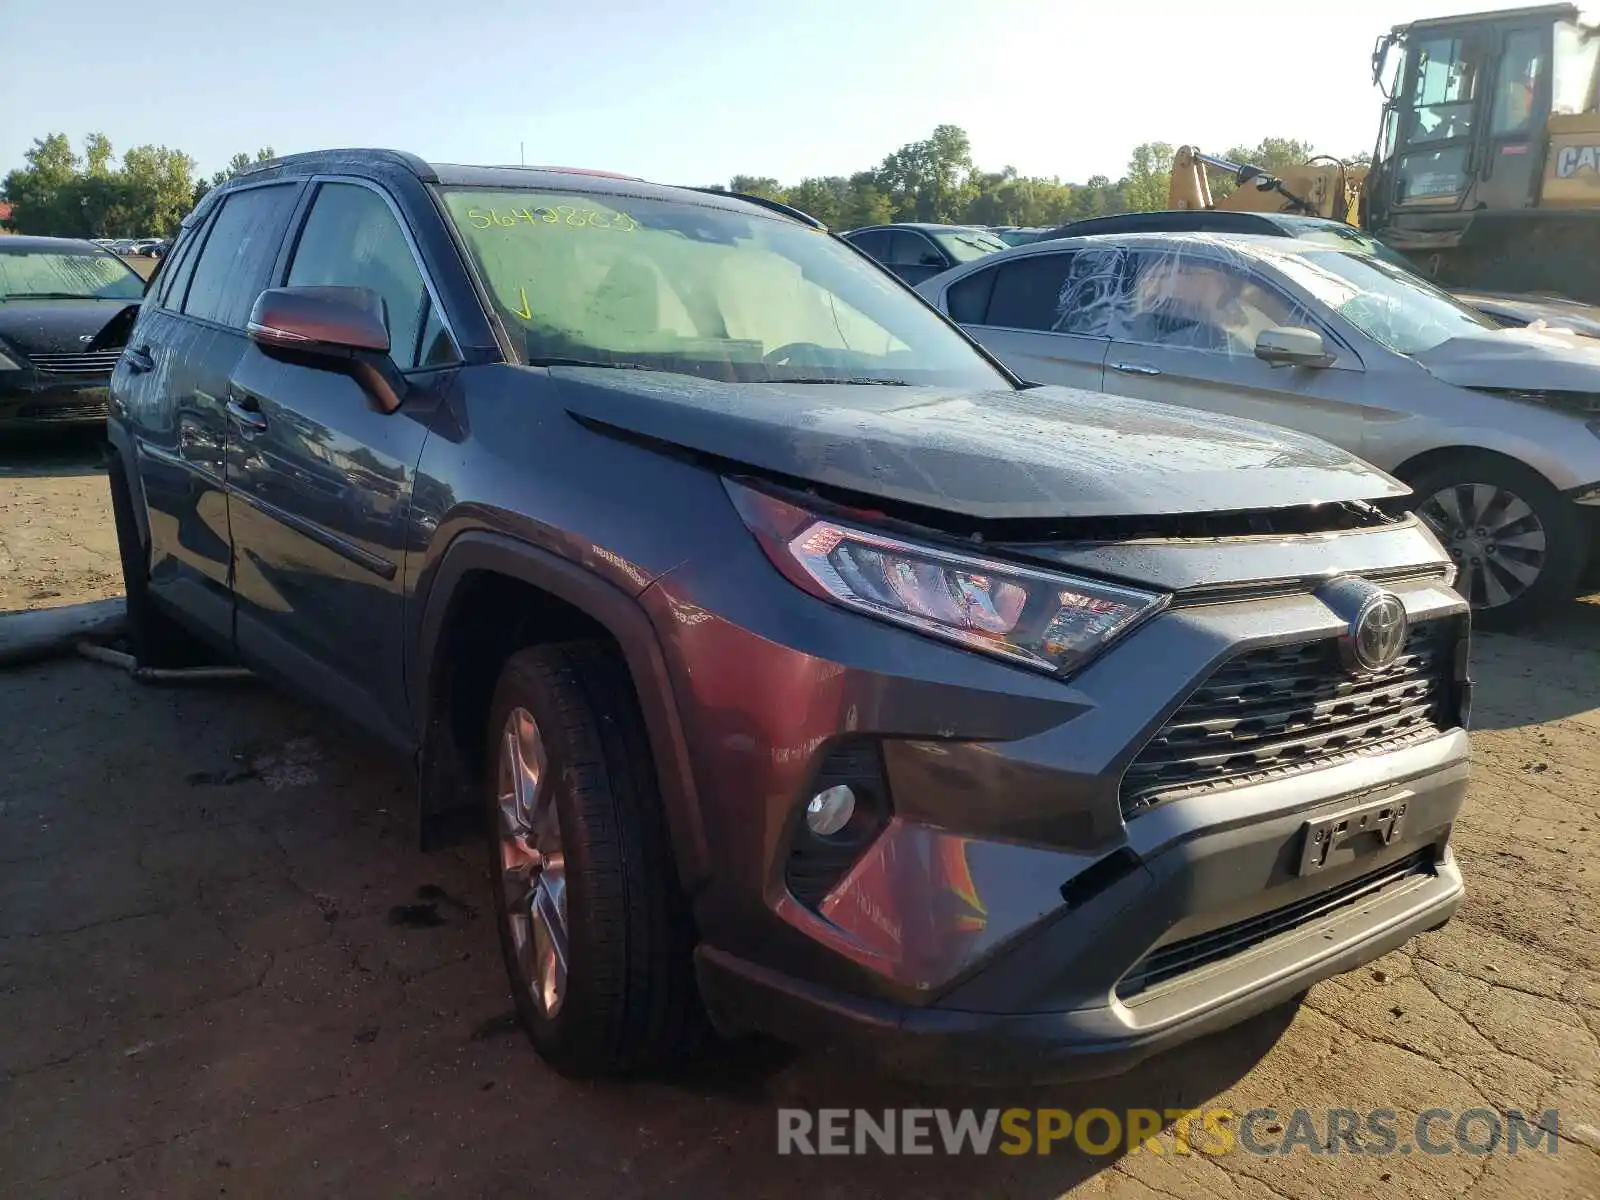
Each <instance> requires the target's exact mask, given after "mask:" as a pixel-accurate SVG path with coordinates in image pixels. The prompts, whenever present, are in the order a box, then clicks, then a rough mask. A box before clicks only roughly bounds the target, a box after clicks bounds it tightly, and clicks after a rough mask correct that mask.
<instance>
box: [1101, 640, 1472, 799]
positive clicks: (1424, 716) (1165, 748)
mask: <svg viewBox="0 0 1600 1200" xmlns="http://www.w3.org/2000/svg"><path fill="white" fill-rule="evenodd" d="M1458 635H1459V627H1458V625H1457V623H1456V622H1455V621H1454V620H1448V619H1444V620H1432V621H1425V622H1422V623H1420V624H1417V625H1414V626H1413V627H1412V629H1411V632H1410V634H1409V635H1408V637H1407V639H1406V644H1405V648H1404V650H1403V651H1402V652H1401V654H1400V657H1399V658H1397V659H1396V660H1395V661H1394V662H1393V663H1392V664H1390V665H1389V666H1388V667H1386V668H1385V669H1384V670H1382V671H1379V672H1377V673H1375V674H1372V675H1364V676H1360V677H1353V676H1351V675H1349V674H1348V673H1346V671H1345V670H1344V668H1343V666H1342V665H1341V663H1340V661H1339V653H1338V644H1337V642H1336V641H1335V640H1334V639H1332V638H1328V639H1324V640H1321V641H1316V642H1301V643H1299V644H1296V645H1290V646H1272V647H1268V648H1266V649H1261V650H1249V651H1246V652H1245V653H1244V654H1241V655H1239V656H1238V657H1237V658H1234V659H1231V660H1230V661H1228V662H1227V663H1224V664H1223V665H1222V666H1221V667H1220V668H1219V669H1218V670H1217V672H1216V673H1215V674H1214V675H1212V676H1211V678H1210V679H1208V680H1207V681H1206V682H1205V683H1204V684H1202V685H1201V687H1200V688H1199V689H1198V690H1197V691H1195V693H1194V694H1193V695H1191V696H1190V697H1189V698H1188V699H1187V700H1185V701H1184V703H1183V704H1182V706H1180V707H1179V709H1178V711H1177V712H1175V713H1173V714H1172V716H1171V717H1170V718H1168V720H1167V723H1166V724H1165V725H1163V726H1162V727H1161V730H1160V732H1158V733H1157V734H1156V735H1155V737H1153V738H1151V739H1150V741H1149V743H1148V744H1146V746H1145V747H1144V749H1143V750H1141V751H1140V752H1139V756H1138V757H1137V758H1135V759H1134V760H1133V764H1132V765H1131V766H1129V768H1128V770H1127V772H1126V774H1124V775H1123V777H1122V811H1123V813H1124V814H1125V815H1128V816H1132V815H1135V814H1136V813H1138V812H1140V811H1141V810H1143V809H1146V808H1148V807H1150V806H1151V805H1153V804H1156V803H1159V802H1162V801H1166V800H1171V799H1175V798H1177V797H1180V796H1186V795H1193V794H1195V793H1197V792H1206V791H1212V790H1215V789H1217V788H1223V787H1234V786H1237V785H1239V784H1243V783H1256V782H1260V781H1262V780H1265V779H1271V778H1275V777H1277V776H1280V775H1286V774H1293V773H1297V772H1300V771H1309V770H1314V769H1316V768H1319V767H1326V766H1331V765H1332V764H1333V763H1336V762H1341V761H1344V760H1346V759H1349V758H1354V757H1357V756H1359V755H1363V754H1372V753H1377V752H1379V751H1384V750H1391V749H1394V748H1396V747H1397V746H1402V745H1406V744H1409V743H1411V742H1415V741H1421V740H1423V739H1425V738H1429V737H1432V736H1434V735H1435V734H1437V733H1439V732H1441V731H1443V730H1445V729H1448V728H1450V727H1451V726H1452V725H1454V724H1455V723H1456V719H1455V710H1454V706H1453V705H1452V703H1451V698H1452V696H1453V695H1454V692H1455V688H1454V686H1453V680H1454V678H1455V665H1454V660H1455V648H1456V642H1457V640H1458Z"/></svg>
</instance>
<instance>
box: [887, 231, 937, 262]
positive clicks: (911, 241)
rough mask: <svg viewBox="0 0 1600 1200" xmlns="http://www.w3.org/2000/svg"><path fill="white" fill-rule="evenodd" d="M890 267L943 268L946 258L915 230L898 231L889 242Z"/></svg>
mask: <svg viewBox="0 0 1600 1200" xmlns="http://www.w3.org/2000/svg"><path fill="white" fill-rule="evenodd" d="M889 265H890V266H895V267H943V266H944V265H945V261H944V256H943V255H941V254H940V253H939V251H938V250H936V249H935V248H934V245H933V243H932V242H930V241H929V240H928V239H927V238H926V237H925V236H924V235H923V234H920V233H918V232H917V231H916V230H914V229H897V230H895V231H894V235H893V236H892V237H891V239H890V241H889Z"/></svg>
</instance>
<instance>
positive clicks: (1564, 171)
mask: <svg viewBox="0 0 1600 1200" xmlns="http://www.w3.org/2000/svg"><path fill="white" fill-rule="evenodd" d="M1577 175H1600V146H1563V147H1561V153H1560V154H1558V155H1556V178H1557V179H1571V178H1573V177H1574V176H1577Z"/></svg>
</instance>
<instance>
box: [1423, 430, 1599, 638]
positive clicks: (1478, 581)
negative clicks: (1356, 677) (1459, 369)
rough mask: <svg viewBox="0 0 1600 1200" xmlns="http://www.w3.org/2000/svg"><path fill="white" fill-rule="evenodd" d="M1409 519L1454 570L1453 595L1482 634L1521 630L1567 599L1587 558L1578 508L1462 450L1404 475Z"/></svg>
mask: <svg viewBox="0 0 1600 1200" xmlns="http://www.w3.org/2000/svg"><path fill="white" fill-rule="evenodd" d="M1405 480H1406V482H1407V483H1408V484H1410V485H1411V489H1412V492H1413V493H1414V494H1415V495H1416V496H1417V497H1418V500H1419V503H1418V505H1417V515H1418V516H1420V517H1421V518H1422V519H1423V520H1424V521H1426V522H1427V523H1428V524H1429V525H1430V526H1431V527H1432V529H1433V532H1434V533H1435V534H1436V535H1437V536H1438V538H1439V540H1440V541H1441V542H1442V543H1443V544H1444V547H1445V550H1446V551H1447V552H1448V553H1449V555H1450V557H1451V558H1452V559H1453V560H1454V561H1455V564H1456V567H1457V572H1458V574H1457V577H1456V590H1457V591H1459V592H1460V593H1461V594H1462V596H1464V597H1465V598H1466V600H1467V601H1468V603H1470V604H1471V605H1472V609H1473V621H1474V623H1475V624H1477V625H1479V626H1481V627H1483V628H1485V629H1497V630H1514V629H1520V628H1524V627H1525V626H1527V625H1528V624H1530V623H1531V622H1534V621H1536V620H1538V619H1540V618H1541V617H1544V616H1546V615H1548V614H1549V613H1551V612H1552V611H1554V610H1555V609H1556V608H1558V607H1559V606H1561V605H1563V604H1565V603H1567V602H1568V601H1570V600H1571V598H1572V596H1573V594H1574V592H1575V591H1576V590H1577V585H1578V579H1579V577H1580V576H1581V575H1582V574H1583V567H1584V563H1585V562H1586V561H1587V560H1588V557H1589V532H1588V529H1587V528H1586V526H1585V525H1584V523H1583V521H1582V520H1581V519H1580V517H1579V512H1578V508H1577V506H1576V505H1575V504H1573V503H1572V501H1570V500H1568V499H1567V498H1566V497H1565V496H1563V495H1562V494H1561V493H1560V492H1558V491H1556V489H1555V488H1554V487H1552V486H1551V485H1550V482H1549V481H1548V480H1546V479H1545V478H1544V477H1543V476H1542V475H1540V474H1538V472H1536V471H1533V470H1530V469H1529V468H1528V467H1525V466H1523V465H1522V464H1521V463H1519V462H1514V461H1512V460H1511V459H1508V458H1503V457H1501V456H1500V455H1497V454H1488V453H1485V452H1482V451H1462V452H1460V453H1458V454H1454V455H1452V456H1450V457H1449V458H1444V459H1437V460H1435V461H1434V463H1433V464H1432V465H1431V466H1428V467H1425V468H1424V469H1423V470H1421V471H1418V472H1415V473H1413V474H1408V475H1406V476H1405Z"/></svg>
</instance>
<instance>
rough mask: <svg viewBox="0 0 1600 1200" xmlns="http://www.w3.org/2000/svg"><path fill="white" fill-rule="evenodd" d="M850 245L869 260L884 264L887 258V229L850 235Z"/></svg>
mask: <svg viewBox="0 0 1600 1200" xmlns="http://www.w3.org/2000/svg"><path fill="white" fill-rule="evenodd" d="M850 244H851V245H852V246H854V247H856V249H858V250H860V251H861V253H863V254H865V255H867V256H868V257H869V258H875V259H877V260H878V261H879V262H886V261H888V258H889V231H888V230H887V229H869V230H867V232H865V233H854V234H851V235H850Z"/></svg>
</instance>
